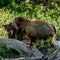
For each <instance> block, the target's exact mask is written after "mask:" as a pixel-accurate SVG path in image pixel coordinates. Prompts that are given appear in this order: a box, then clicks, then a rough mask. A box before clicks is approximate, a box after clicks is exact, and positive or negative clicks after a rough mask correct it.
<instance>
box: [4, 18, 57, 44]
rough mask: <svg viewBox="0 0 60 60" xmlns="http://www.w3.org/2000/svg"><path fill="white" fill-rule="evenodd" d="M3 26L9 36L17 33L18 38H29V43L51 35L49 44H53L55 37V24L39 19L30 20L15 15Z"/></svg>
mask: <svg viewBox="0 0 60 60" xmlns="http://www.w3.org/2000/svg"><path fill="white" fill-rule="evenodd" d="M4 27H5V29H6V30H7V32H8V37H9V38H14V37H15V34H17V36H19V37H18V39H19V40H24V39H28V38H29V39H31V43H32V42H36V40H41V39H43V40H46V39H48V38H49V37H51V44H53V43H54V38H55V37H56V28H55V26H54V25H51V24H49V23H47V22H45V21H41V20H36V21H32V20H29V19H27V18H25V17H16V18H15V19H14V20H13V21H12V22H10V23H9V24H6V25H4ZM8 30H9V31H8ZM11 30H12V31H13V33H12V32H11Z"/></svg>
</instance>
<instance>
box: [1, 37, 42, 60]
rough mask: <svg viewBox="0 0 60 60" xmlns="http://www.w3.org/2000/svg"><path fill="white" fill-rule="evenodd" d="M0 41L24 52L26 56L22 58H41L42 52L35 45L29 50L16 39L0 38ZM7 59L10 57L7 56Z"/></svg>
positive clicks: (30, 59)
mask: <svg viewBox="0 0 60 60" xmlns="http://www.w3.org/2000/svg"><path fill="white" fill-rule="evenodd" d="M0 43H2V44H7V45H9V46H10V47H11V48H13V49H15V50H16V51H18V52H19V53H20V52H21V51H22V52H24V53H25V54H26V56H27V57H23V58H22V59H24V60H35V59H36V60H38V59H41V58H42V56H43V54H42V53H41V52H40V51H39V50H38V49H37V48H36V47H34V48H32V50H29V49H28V48H27V47H26V46H24V45H23V42H21V41H18V40H16V39H8V38H0ZM31 55H32V57H31ZM19 59H20V60H21V58H19ZM8 60H10V59H9V58H8ZM12 60H15V59H12Z"/></svg>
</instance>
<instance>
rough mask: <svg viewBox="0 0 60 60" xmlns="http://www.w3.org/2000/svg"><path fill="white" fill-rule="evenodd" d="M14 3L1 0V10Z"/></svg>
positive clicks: (8, 0)
mask: <svg viewBox="0 0 60 60" xmlns="http://www.w3.org/2000/svg"><path fill="white" fill-rule="evenodd" d="M10 3H12V0H0V8H1V7H4V6H7V5H8V4H10Z"/></svg>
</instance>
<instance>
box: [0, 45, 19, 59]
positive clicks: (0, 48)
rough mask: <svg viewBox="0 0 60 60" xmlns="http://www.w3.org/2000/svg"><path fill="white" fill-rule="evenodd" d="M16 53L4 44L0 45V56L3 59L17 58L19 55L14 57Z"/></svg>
mask: <svg viewBox="0 0 60 60" xmlns="http://www.w3.org/2000/svg"><path fill="white" fill-rule="evenodd" d="M16 53H17V52H16V51H15V52H13V50H12V48H10V47H9V46H8V45H6V44H0V56H2V57H3V58H7V57H9V58H11V57H17V56H19V55H16Z"/></svg>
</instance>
